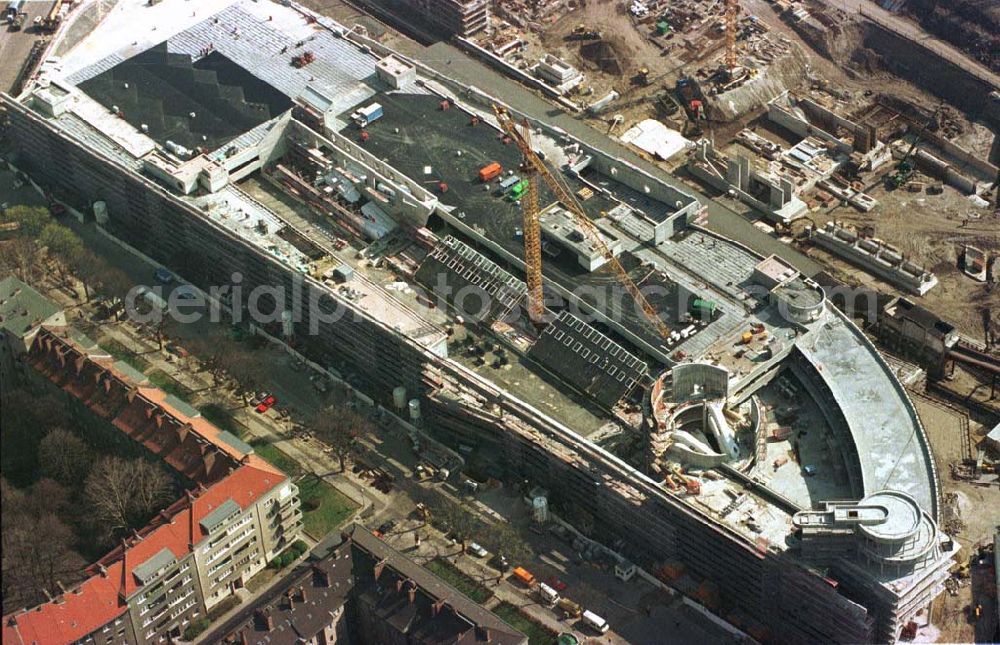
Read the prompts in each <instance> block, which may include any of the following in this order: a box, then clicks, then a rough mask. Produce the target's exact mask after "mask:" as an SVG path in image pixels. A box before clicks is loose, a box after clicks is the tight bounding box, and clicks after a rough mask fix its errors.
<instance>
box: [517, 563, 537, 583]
mask: <svg viewBox="0 0 1000 645" xmlns="http://www.w3.org/2000/svg"><path fill="white" fill-rule="evenodd" d="M514 577H515V578H517V579H518V580H520V581H521V582H523V583H524V584H525V585H526V586H528V587H533V586H534V585H535V576H534V575H532V573H531V572H530V571H528V570H527V569H525V568H524V567H514Z"/></svg>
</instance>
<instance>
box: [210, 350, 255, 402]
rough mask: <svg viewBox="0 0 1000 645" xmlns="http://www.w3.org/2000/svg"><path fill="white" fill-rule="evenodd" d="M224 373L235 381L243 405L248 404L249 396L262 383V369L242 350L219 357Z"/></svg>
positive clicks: (253, 358)
mask: <svg viewBox="0 0 1000 645" xmlns="http://www.w3.org/2000/svg"><path fill="white" fill-rule="evenodd" d="M221 360H222V365H223V368H224V369H225V371H226V373H228V374H229V376H230V377H231V378H232V379H233V380H234V381H236V389H237V390H238V391H239V394H240V396H241V397H242V398H243V403H244V405H248V404H249V403H250V395H251V394H252V393H253V392H254V391H255V390H257V389H259V388H260V387H261V384H262V383H264V369H263V368H262V367H261V365H260V364H259V363H258V362H257V360H256V358H255V357H254V356H252V355H251V354H249V353H248V352H246V351H245V350H243V349H242V348H234V351H233V352H231V353H229V354H225V355H223V356H222V357H221Z"/></svg>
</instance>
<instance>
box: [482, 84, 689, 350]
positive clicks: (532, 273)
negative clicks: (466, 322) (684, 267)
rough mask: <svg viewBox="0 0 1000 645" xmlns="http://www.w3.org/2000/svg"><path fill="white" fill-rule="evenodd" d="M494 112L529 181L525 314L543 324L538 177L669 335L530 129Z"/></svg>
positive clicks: (496, 109) (658, 329) (525, 217)
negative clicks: (535, 143)
mask: <svg viewBox="0 0 1000 645" xmlns="http://www.w3.org/2000/svg"><path fill="white" fill-rule="evenodd" d="M493 112H494V114H495V115H496V118H497V122H498V123H499V125H500V128H501V129H502V130H503V132H504V133H505V134H506V135H507V137H509V138H510V140H511V141H513V142H514V144H515V145H517V147H518V149H519V150H520V152H521V156H522V157H523V161H522V168H521V171H522V174H523V175H524V176H525V178H526V179H527V180H528V188H527V191H526V194H525V197H524V199H523V200H522V202H521V206H522V211H523V213H522V217H523V226H522V229H523V237H524V264H525V267H526V274H527V275H526V278H527V279H526V283H527V285H528V316H529V317H530V318H531V320H532V322H534V323H535V324H536V325H542V324H544V317H545V305H544V300H543V293H542V234H541V224H540V222H539V212H538V177H541V178H542V181H544V182H545V185H546V186H548V188H549V190H551V191H552V194H553V195H555V197H556V199H557V200H559V202H560V203H561V204H562V206H563V207H564V208H566V210H567V211H569V212H570V214H572V215H573V218H574V219H575V220H576V223H577V225H578V226H579V229H580V232H581V233H582V234H583V235H584V236H585V237H586V238H587V240H589V242H590V243H591V244H592V245H593V246H594V248H596V249H598V250H599V251H600V252H601V255H603V256H604V259H605V261H606V262H607V263H608V265H609V266H611V268H612V269H613V270H614V272H615V274H616V276H617V278H618V281H619V282H620V283H621V284H622V286H623V287H625V289H626V290H627V291H628V292H629V294H630V295H631V296H632V298H633V299H634V300H635V302H636V303H637V304H638V305H639V307H640V308H641V309H642V312H643V314H644V315H645V317H646V318H647V319H648V320H649V322H650V324H651V325H652V326H653V328H654V329H655V330H656V332H657V333H658V334H659V335H660V336H661V337H662V338H663V339H664V340H666V339H668V338H669V337H670V328H669V327H667V325H666V324H665V323H664V322H663V320H661V319H660V316H659V314H658V313H657V312H656V309H654V308H653V306H652V305H651V304H650V303H649V301H648V300H646V297H645V296H644V295H642V292H641V291H640V290H639V287H638V286H636V284H635V283H634V282H632V279H631V278H630V277H629V275H628V272H627V271H626V270H625V267H623V266H622V265H621V262H619V261H618V258H617V257H615V254H614V253H613V252H612V251H611V249H609V248H608V246H607V244H605V243H604V239H603V238H602V237H601V234H600V232H599V231H598V229H597V226H595V225H594V223H593V222H592V221H590V218H589V217H588V216H587V214H586V213H585V212H584V210H583V207H582V206H580V203H579V202H577V200H576V198H575V197H573V195H572V192H571V191H570V190H569V189H568V188H566V187H565V186H564V185H563V183H562V182H561V181H560V180H559V179H557V178H556V176H555V175H554V174H553V173H552V172H551V171H550V170H549V169H548V167H547V166H546V165H545V163H544V162H543V161H542V160H541V158H539V156H538V154H537V153H536V152H535V150H534V148H533V147H532V145H531V128H530V126H529V125H528V121H527V119H524V120H523V121H522V122H521V124H520V128H519V127H518V125H519V124H518V123H517V122H516V121H515V120H514V117H513V116H511V114H510V113H509V112H508V111H507V110H506V108H503V107H501V106H499V105H496V104H494V105H493Z"/></svg>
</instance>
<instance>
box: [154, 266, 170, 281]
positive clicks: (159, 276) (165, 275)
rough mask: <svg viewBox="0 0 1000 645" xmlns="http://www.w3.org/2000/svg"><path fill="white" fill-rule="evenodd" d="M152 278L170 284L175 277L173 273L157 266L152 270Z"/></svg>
mask: <svg viewBox="0 0 1000 645" xmlns="http://www.w3.org/2000/svg"><path fill="white" fill-rule="evenodd" d="M153 278H154V279H155V280H156V281H157V282H159V283H160V284H170V283H171V282H173V281H174V279H175V278H174V274H173V273H171V272H170V271H169V270H168V269H164V268H163V267H157V268H156V270H155V271H153Z"/></svg>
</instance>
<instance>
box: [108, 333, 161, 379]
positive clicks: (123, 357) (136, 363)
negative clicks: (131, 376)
mask: <svg viewBox="0 0 1000 645" xmlns="http://www.w3.org/2000/svg"><path fill="white" fill-rule="evenodd" d="M101 349H103V350H105V351H107V352H108V353H109V354H111V355H112V356H114V357H115V358H116V359H118V360H120V361H125V362H126V363H128V364H129V365H131V366H132V367H134V368H135V369H137V370H139V371H140V372H145V371H146V370H148V369H149V367H150V363H149V361H147V360H146V359H145V358H143V357H142V356H139V355H137V354H136V353H135V352H133V351H132V350H131V349H129V348H128V347H126V346H125V345H123V344H122V343H120V342H118V341H117V340H114V339H112V338H109V339H107V340H105V341H102V342H101Z"/></svg>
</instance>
